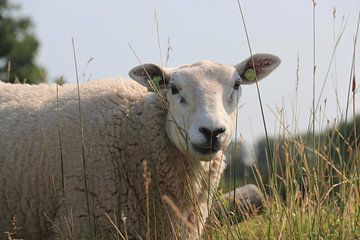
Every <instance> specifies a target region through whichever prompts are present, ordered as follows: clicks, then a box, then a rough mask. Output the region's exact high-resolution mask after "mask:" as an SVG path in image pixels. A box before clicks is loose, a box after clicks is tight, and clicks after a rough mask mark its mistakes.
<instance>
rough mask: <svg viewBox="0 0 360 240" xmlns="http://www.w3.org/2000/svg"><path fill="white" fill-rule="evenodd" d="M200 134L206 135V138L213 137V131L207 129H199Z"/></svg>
mask: <svg viewBox="0 0 360 240" xmlns="http://www.w3.org/2000/svg"><path fill="white" fill-rule="evenodd" d="M199 132H201V133H202V134H204V135H205V137H207V138H210V137H211V135H212V134H211V130H210V129H208V128H205V127H201V128H199Z"/></svg>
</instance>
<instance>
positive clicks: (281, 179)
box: [256, 115, 360, 197]
mask: <svg viewBox="0 0 360 240" xmlns="http://www.w3.org/2000/svg"><path fill="white" fill-rule="evenodd" d="M359 126H360V115H358V116H357V117H356V118H355V119H354V120H352V121H350V122H348V123H345V122H341V123H340V124H339V125H336V126H332V127H329V128H328V129H327V130H325V131H323V132H321V133H319V134H316V135H315V136H314V137H313V136H312V134H311V133H307V134H303V135H299V136H295V137H279V138H277V139H274V138H270V139H269V142H270V149H271V153H272V156H270V157H267V156H266V152H267V151H266V139H262V140H260V141H259V142H258V144H257V157H256V158H257V161H258V168H259V171H260V173H261V177H262V182H263V183H264V185H265V189H268V190H269V189H274V188H273V186H276V189H277V190H279V191H280V192H281V195H282V196H283V197H286V193H287V192H289V191H290V192H292V193H293V192H294V191H295V190H300V191H301V192H302V193H303V194H306V192H307V191H310V190H309V188H316V189H317V191H318V192H319V193H320V195H321V194H325V193H326V192H327V191H329V190H330V189H329V186H330V187H332V188H331V191H330V193H331V194H332V195H334V196H335V195H336V192H337V191H338V190H339V186H340V184H339V183H340V182H341V181H342V180H344V179H345V178H350V177H351V176H352V175H354V174H355V171H360V169H359V165H358V164H359V161H360V159H359V153H356V149H359V144H360V131H359ZM356 127H357V128H358V129H357V131H356ZM355 132H356V135H355ZM355 136H356V137H355ZM314 141H315V143H314ZM355 144H356V145H357V146H355ZM314 147H315V151H314ZM340 172H341V174H340V175H339V173H340ZM312 192H313V191H312Z"/></svg>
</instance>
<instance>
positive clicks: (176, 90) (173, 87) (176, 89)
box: [170, 85, 179, 94]
mask: <svg viewBox="0 0 360 240" xmlns="http://www.w3.org/2000/svg"><path fill="white" fill-rule="evenodd" d="M170 89H171V93H172V94H177V93H179V89H178V88H177V87H176V86H175V85H170Z"/></svg>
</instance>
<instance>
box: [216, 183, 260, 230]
mask: <svg viewBox="0 0 360 240" xmlns="http://www.w3.org/2000/svg"><path fill="white" fill-rule="evenodd" d="M234 193H235V202H234ZM263 198H264V196H263V194H262V193H261V191H260V190H259V189H258V188H257V187H256V186H255V185H253V184H248V185H245V186H243V187H239V188H237V189H235V191H230V192H228V193H226V194H224V195H223V198H222V199H221V200H219V199H218V200H215V201H214V204H213V206H212V210H213V212H214V213H215V216H216V217H217V219H218V220H220V223H224V222H228V223H231V224H237V223H239V222H241V221H243V220H244V219H247V218H248V217H251V216H255V215H258V214H260V213H261V212H262V209H263ZM210 221H211V220H210Z"/></svg>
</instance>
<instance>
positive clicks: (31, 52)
mask: <svg viewBox="0 0 360 240" xmlns="http://www.w3.org/2000/svg"><path fill="white" fill-rule="evenodd" d="M18 10H19V7H18V6H16V5H14V4H11V3H10V2H9V0H0V79H1V80H3V81H6V82H11V83H14V82H17V81H19V82H21V83H25V82H26V83H30V84H36V83H40V82H46V80H45V79H46V77H45V75H46V73H45V70H44V68H43V67H41V66H38V65H37V64H36V62H35V57H36V53H37V51H38V48H39V41H38V40H37V38H36V36H35V35H34V33H33V24H32V22H31V20H30V18H28V17H17V16H16V17H15V16H14V15H12V13H13V12H16V11H18Z"/></svg>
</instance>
